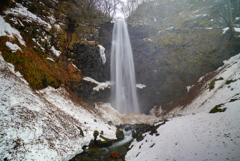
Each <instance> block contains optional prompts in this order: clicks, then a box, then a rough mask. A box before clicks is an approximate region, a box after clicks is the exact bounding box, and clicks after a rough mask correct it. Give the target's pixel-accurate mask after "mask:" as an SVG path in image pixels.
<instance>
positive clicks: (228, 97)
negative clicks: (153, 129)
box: [126, 54, 240, 161]
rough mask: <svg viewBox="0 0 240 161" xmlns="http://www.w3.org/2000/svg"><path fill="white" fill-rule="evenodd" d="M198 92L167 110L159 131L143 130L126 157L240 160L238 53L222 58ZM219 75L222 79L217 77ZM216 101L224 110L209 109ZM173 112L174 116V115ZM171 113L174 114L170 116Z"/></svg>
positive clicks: (154, 160) (144, 160) (145, 160)
mask: <svg viewBox="0 0 240 161" xmlns="http://www.w3.org/2000/svg"><path fill="white" fill-rule="evenodd" d="M224 64H225V65H224V66H223V67H221V68H219V69H218V70H217V71H216V72H217V73H218V74H217V75H216V76H215V79H216V81H215V83H214V88H213V89H211V90H210V88H209V85H210V84H211V82H212V81H213V80H214V79H213V80H209V81H208V82H206V83H205V85H203V88H202V89H200V90H199V95H198V97H196V98H195V99H194V100H193V101H192V102H191V103H190V104H188V105H187V106H185V107H184V108H183V107H179V108H177V109H174V110H172V111H170V112H169V114H168V116H165V117H168V118H170V119H169V121H168V122H166V124H164V125H162V126H160V127H159V128H158V133H159V134H160V135H158V136H156V135H150V133H145V134H144V136H145V138H144V139H143V140H142V141H140V142H137V141H136V140H135V141H134V142H133V143H132V144H131V146H132V149H131V150H130V151H128V153H127V155H126V160H129V161H150V160H151V161H159V160H163V161H166V160H171V161H193V160H195V161H203V160H214V161H224V160H231V161H239V160H240V153H239V152H240V126H239V124H240V54H238V55H236V56H234V57H232V58H231V59H229V60H228V61H225V62H224ZM219 78H221V79H219ZM216 105H218V106H220V108H222V109H223V108H226V111H225V112H218V113H209V111H210V110H211V109H212V108H213V107H215V106H216ZM173 116H174V117H173ZM171 117H173V118H171Z"/></svg>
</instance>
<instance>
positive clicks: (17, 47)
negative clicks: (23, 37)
mask: <svg viewBox="0 0 240 161" xmlns="http://www.w3.org/2000/svg"><path fill="white" fill-rule="evenodd" d="M6 45H7V46H8V47H9V48H10V49H11V50H12V52H16V51H17V50H20V51H21V52H22V49H21V48H20V47H19V46H18V45H17V44H13V43H11V42H9V41H7V42H6Z"/></svg>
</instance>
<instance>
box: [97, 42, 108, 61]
mask: <svg viewBox="0 0 240 161" xmlns="http://www.w3.org/2000/svg"><path fill="white" fill-rule="evenodd" d="M98 47H99V48H100V56H101V58H102V63H103V64H105V63H106V55H105V53H104V52H105V48H104V47H103V46H102V45H98Z"/></svg>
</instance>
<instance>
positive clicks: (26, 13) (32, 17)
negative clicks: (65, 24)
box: [4, 3, 52, 29]
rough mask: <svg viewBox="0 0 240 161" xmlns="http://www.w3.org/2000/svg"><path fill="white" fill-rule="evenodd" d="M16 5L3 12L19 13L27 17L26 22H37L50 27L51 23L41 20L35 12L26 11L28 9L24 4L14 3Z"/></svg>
mask: <svg viewBox="0 0 240 161" xmlns="http://www.w3.org/2000/svg"><path fill="white" fill-rule="evenodd" d="M16 5H17V7H16V8H9V9H8V10H7V11H5V12H4V13H5V14H13V15H21V16H24V17H25V18H27V20H26V21H28V22H32V21H35V22H38V23H40V24H42V25H44V26H46V27H47V28H48V29H51V28H52V27H51V25H50V24H49V23H47V22H46V21H44V20H42V19H41V18H40V17H37V16H36V15H35V14H33V13H32V12H30V11H28V9H27V8H26V7H24V6H22V5H21V4H20V3H16Z"/></svg>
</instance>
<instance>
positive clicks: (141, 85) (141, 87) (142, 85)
mask: <svg viewBox="0 0 240 161" xmlns="http://www.w3.org/2000/svg"><path fill="white" fill-rule="evenodd" d="M136 87H137V88H139V89H143V88H146V85H145V84H136Z"/></svg>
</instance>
